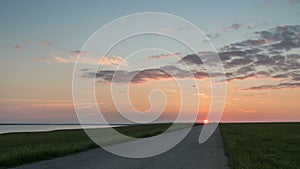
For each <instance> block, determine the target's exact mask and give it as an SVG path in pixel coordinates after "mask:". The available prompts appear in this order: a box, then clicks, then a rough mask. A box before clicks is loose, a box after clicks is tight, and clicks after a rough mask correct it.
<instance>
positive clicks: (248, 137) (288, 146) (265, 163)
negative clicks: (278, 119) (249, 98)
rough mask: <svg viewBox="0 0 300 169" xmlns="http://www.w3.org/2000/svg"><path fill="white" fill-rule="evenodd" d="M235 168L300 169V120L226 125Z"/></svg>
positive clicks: (228, 151)
mask: <svg viewBox="0 0 300 169" xmlns="http://www.w3.org/2000/svg"><path fill="white" fill-rule="evenodd" d="M220 129H221V133H222V136H223V141H224V146H225V151H226V154H227V155H228V156H229V161H228V163H229V165H230V166H231V167H232V168H233V169H260V168H262V169H275V168H276V169H287V168H288V169H299V166H300V123H267V124H222V125H221V126H220Z"/></svg>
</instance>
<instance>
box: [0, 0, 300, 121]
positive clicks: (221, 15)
mask: <svg viewBox="0 0 300 169" xmlns="http://www.w3.org/2000/svg"><path fill="white" fill-rule="evenodd" d="M0 4H1V5H0V21H1V29H0V37H1V38H0V77H1V82H0V123H77V122H78V119H77V115H76V113H75V110H74V104H73V97H72V78H73V73H74V72H76V71H74V66H75V62H76V60H77V58H78V57H79V56H81V57H82V59H81V60H80V59H79V61H81V63H79V64H80V67H81V69H80V70H79V71H78V74H79V75H78V79H80V80H81V81H82V82H83V83H90V82H91V83H92V82H94V83H93V86H95V91H94V90H93V91H92V92H93V93H95V96H96V100H97V103H98V106H99V108H100V110H101V112H102V113H104V114H105V117H106V118H107V119H110V121H111V122H115V123H117V122H123V121H124V118H123V117H121V116H119V113H118V112H119V111H120V110H118V106H116V104H118V105H119V107H120V109H122V111H124V112H126V113H128V114H131V115H132V116H133V117H140V116H141V112H143V111H145V112H146V113H142V116H152V115H155V113H156V112H159V111H163V115H161V116H160V117H159V118H158V119H157V121H172V120H174V119H175V118H176V117H177V116H178V112H179V110H180V109H181V108H182V107H181V106H182V104H181V103H182V99H184V98H185V100H188V102H189V103H186V101H185V103H186V104H187V105H186V107H184V108H183V110H184V113H185V116H186V117H189V116H190V115H191V116H192V114H193V113H195V109H194V108H195V105H196V106H197V105H198V104H199V106H198V107H196V113H197V120H198V121H202V120H204V119H206V118H207V114H208V112H209V110H210V106H211V100H212V93H211V92H212V90H211V89H212V87H211V81H210V77H209V76H208V72H207V69H206V68H205V66H204V65H205V64H204V62H205V61H203V60H201V59H199V57H198V56H197V54H198V55H201V56H203V57H204V58H207V61H206V62H205V63H207V64H208V65H209V66H211V65H212V67H213V63H214V60H213V59H212V58H213V57H212V55H214V54H217V55H218V56H219V58H220V61H221V63H222V67H223V68H224V72H223V73H224V76H225V77H226V79H225V80H223V82H224V83H225V84H226V91H227V95H226V100H225V101H224V104H225V108H224V112H223V116H222V118H221V121H222V122H253V121H254V122H257V121H270V122H272V121H299V120H300V111H299V110H300V105H299V104H297V100H298V99H299V96H300V53H299V52H300V19H299V18H300V17H299V16H300V1H298V0H274V1H271V0H253V1H243V2H241V1H238V0H229V1H221V0H220V1H217V0H210V1H208V0H203V1H196V0H195V1H194V0H191V1H171V0H166V1H155V0H154V1H134V0H129V1H110V2H108V1H98V0H97V1H96V0H95V1H93V0H90V1H73V0H72V1H71V0H66V1H63V2H62V1H57V0H51V1H50V0H45V1H38V0H28V1H17V0H2V1H1V2H0ZM142 12H161V13H168V14H172V15H176V16H178V17H181V18H184V19H186V20H187V21H189V22H191V23H192V24H193V25H195V26H197V27H198V28H199V29H200V30H201V31H202V32H203V33H204V34H203V35H202V36H201V37H202V38H203V39H201V38H200V39H199V38H196V37H197V36H196V35H194V34H193V30H192V26H190V25H189V24H188V25H185V24H183V22H180V21H179V22H177V21H176V22H172V21H171V20H170V21H165V22H163V21H164V20H163V17H162V18H159V17H157V20H156V23H157V25H156V24H152V22H153V21H152V20H147V19H142V20H138V21H137V20H132V21H130V22H126V23H123V25H122V26H119V27H117V28H113V29H108V33H107V34H101V33H98V34H94V33H95V32H96V31H97V30H98V29H100V28H101V27H103V26H104V25H106V24H107V23H109V22H111V21H113V20H115V19H117V18H120V17H123V16H126V15H130V14H135V13H142ZM159 22H161V23H162V24H163V23H165V25H164V26H160V25H159V24H158V23H159ZM141 25H142V26H144V27H146V26H147V27H148V28H150V27H151V28H153V29H155V31H156V33H154V34H147V35H143V36H136V37H131V38H128V39H125V40H124V41H122V42H120V43H119V44H118V45H116V46H115V47H113V48H112V49H111V50H110V51H109V52H107V53H106V54H105V55H101V54H100V53H103V52H105V51H104V46H105V45H106V44H102V43H100V42H102V41H104V42H105V43H107V44H108V43H109V42H110V41H112V39H114V38H115V37H117V35H118V33H119V32H123V31H131V30H135V29H138V28H139V27H140V26H141ZM152 26H153V27H152ZM93 34H94V35H95V36H94V39H93V38H92V39H90V41H88V39H89V38H90V37H91V36H92V35H93ZM161 34H172V35H181V34H184V35H186V37H189V36H190V35H191V36H190V37H191V38H190V40H191V41H193V42H199V50H197V51H193V50H191V49H190V48H188V47H186V46H184V45H182V44H181V43H179V42H178V41H176V40H174V39H171V38H166V37H164V36H159V35H161ZM189 34H190V35H189ZM193 36H194V37H193ZM205 37H208V40H207V39H206V40H205ZM208 41H209V42H211V43H209V45H210V46H208V47H206V46H205V44H208V43H206V42H208ZM91 42H93V43H91ZM84 45H85V46H84ZM211 45H213V48H215V51H211V49H212V48H211V47H212V46H211ZM200 49H201V50H200ZM91 67H92V68H94V69H91ZM116 68H118V69H119V70H116ZM162 70H163V71H162ZM135 72H139V73H137V74H136V76H135V77H134V78H133V77H132V74H134V73H135ZM166 72H167V73H166ZM220 72H221V71H217V70H214V72H213V74H214V76H215V77H218V76H219V74H220ZM114 73H115V74H118V73H119V76H118V77H116V78H115V79H113V75H114ZM168 73H169V74H168ZM170 76H172V77H173V78H172V77H170ZM192 76H193V77H194V78H193V79H194V80H195V81H194V82H195V84H192V83H190V81H189V80H190V79H191V77H192ZM75 77H77V75H75ZM130 78H133V80H132V81H129V80H128V79H130ZM174 79H175V80H174ZM176 80H178V81H179V83H181V84H182V86H180V87H179V86H178V84H176V83H178V82H177V81H176ZM194 82H193V83H194ZM113 84H116V85H115V87H116V89H115V90H111V88H112V86H113ZM126 86H129V94H128V95H127V93H125V92H124V90H123V89H124V87H126ZM195 86H196V87H195ZM87 90H90V89H87ZM154 90H160V92H158V93H155V92H154V94H153V93H152V92H153V91H154ZM162 92H163V93H164V94H162ZM124 93H125V94H126V97H127V96H129V97H130V99H131V102H132V105H133V106H134V108H135V110H132V109H131V108H130V107H128V104H127V102H126V101H125V100H124V99H125V97H123V95H124ZM152 94H153V95H152ZM114 96H116V97H117V100H115V102H116V103H114V99H113V97H114ZM151 97H152V98H151ZM149 98H150V99H149ZM164 99H165V100H164ZM162 103H165V104H162ZM151 105H152V107H151ZM161 105H164V106H165V107H164V109H163V110H161V108H162V107H161ZM83 109H84V110H85V109H86V111H84V112H87V113H86V114H84V115H83V116H84V117H86V118H87V119H92V120H91V121H92V122H97V121H93V119H95V118H94V117H93V116H92V115H90V114H89V113H88V112H89V107H88V106H86V107H84V108H83ZM136 110H138V111H136ZM135 111H136V112H135ZM187 119H188V118H187ZM125 121H126V120H125Z"/></svg>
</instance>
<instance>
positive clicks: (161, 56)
mask: <svg viewBox="0 0 300 169" xmlns="http://www.w3.org/2000/svg"><path fill="white" fill-rule="evenodd" d="M179 54H180V53H179V52H172V53H167V54H159V55H151V56H147V58H148V59H163V58H169V57H172V56H178V55H179Z"/></svg>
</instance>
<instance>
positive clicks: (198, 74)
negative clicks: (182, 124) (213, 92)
mask: <svg viewBox="0 0 300 169" xmlns="http://www.w3.org/2000/svg"><path fill="white" fill-rule="evenodd" d="M219 75H221V74H220V73H217V72H215V73H212V74H211V76H219ZM82 77H86V78H97V79H98V80H99V82H103V83H107V82H109V83H143V82H146V81H148V80H167V79H171V78H181V79H182V78H195V79H204V78H207V77H209V75H208V73H207V72H204V71H194V72H191V71H187V70H183V69H180V68H178V67H176V66H174V65H169V66H163V67H160V68H152V69H144V70H135V71H124V70H101V71H98V72H96V73H95V72H93V71H88V72H86V71H83V74H82Z"/></svg>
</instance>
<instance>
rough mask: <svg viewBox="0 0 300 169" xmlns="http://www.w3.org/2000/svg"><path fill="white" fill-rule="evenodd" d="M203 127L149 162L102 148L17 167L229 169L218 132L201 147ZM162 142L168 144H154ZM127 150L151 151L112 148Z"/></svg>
mask: <svg viewBox="0 0 300 169" xmlns="http://www.w3.org/2000/svg"><path fill="white" fill-rule="evenodd" d="M181 131H182V130H178V131H174V132H170V133H167V134H166V135H165V136H166V137H165V138H172V136H174V135H176V134H180V132H181ZM200 131H201V126H198V127H194V128H193V129H192V130H191V132H190V133H189V134H188V135H187V137H186V138H185V139H184V140H183V141H182V142H180V143H179V144H178V145H176V146H175V147H174V148H172V149H171V150H169V151H167V152H165V153H163V154H160V155H157V156H154V157H149V158H140V159H137V158H125V157H120V156H117V155H114V154H111V153H109V152H107V151H105V150H103V149H101V148H98V149H93V150H89V151H85V152H81V153H78V154H74V155H69V156H66V157H61V158H56V159H53V160H47V161H42V162H37V163H33V164H29V165H24V166H20V167H17V169H229V167H228V166H227V157H226V156H225V155H224V149H223V143H222V137H221V135H220V131H219V130H218V129H217V130H216V131H215V133H214V134H213V135H212V137H211V138H210V139H209V140H208V141H206V142H205V143H203V144H199V143H198V137H199V134H200ZM149 141H151V143H153V141H154V142H155V141H157V142H161V141H166V140H153V139H149ZM120 147H123V148H124V147H125V151H130V150H131V149H132V148H136V149H142V150H144V151H148V150H149V151H151V149H153V148H151V147H150V148H149V147H148V149H147V146H143V144H142V143H141V142H139V141H138V140H137V141H131V142H127V143H121V144H117V145H113V146H110V148H112V149H119V148H120Z"/></svg>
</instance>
